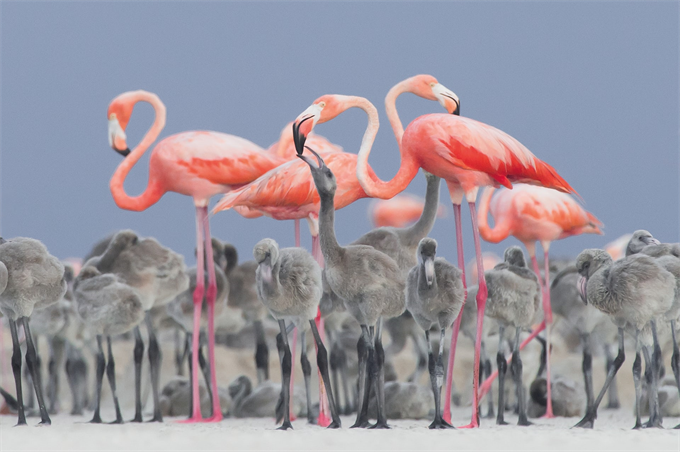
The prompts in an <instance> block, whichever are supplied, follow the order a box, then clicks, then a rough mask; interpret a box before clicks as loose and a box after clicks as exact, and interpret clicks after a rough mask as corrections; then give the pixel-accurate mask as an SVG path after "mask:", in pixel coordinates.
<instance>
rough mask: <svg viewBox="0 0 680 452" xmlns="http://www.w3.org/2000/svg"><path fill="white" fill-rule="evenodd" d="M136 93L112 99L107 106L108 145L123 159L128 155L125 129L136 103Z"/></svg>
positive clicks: (130, 92)
mask: <svg viewBox="0 0 680 452" xmlns="http://www.w3.org/2000/svg"><path fill="white" fill-rule="evenodd" d="M136 95H137V92H136V91H129V92H127V93H123V94H121V95H119V96H118V97H116V98H115V99H113V100H112V101H111V103H110V104H109V111H108V114H107V117H108V118H109V145H110V146H111V147H112V148H113V150H114V151H116V152H118V153H119V154H120V155H122V156H123V157H127V155H128V154H129V153H130V148H128V145H127V142H126V139H127V137H126V135H125V129H126V128H127V125H128V122H129V121H130V116H131V115H132V109H133V108H134V106H135V103H136V102H137V98H136V97H137V96H136Z"/></svg>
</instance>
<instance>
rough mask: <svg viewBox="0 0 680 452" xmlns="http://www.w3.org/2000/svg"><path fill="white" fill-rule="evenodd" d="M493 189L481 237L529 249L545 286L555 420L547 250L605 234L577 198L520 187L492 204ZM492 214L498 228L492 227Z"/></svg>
mask: <svg viewBox="0 0 680 452" xmlns="http://www.w3.org/2000/svg"><path fill="white" fill-rule="evenodd" d="M493 192H494V188H489V189H487V190H485V191H484V193H483V194H482V200H481V202H480V206H479V233H480V234H481V236H482V238H483V239H484V240H486V241H487V242H491V243H499V242H500V241H502V240H504V239H506V238H507V237H508V236H510V235H512V236H514V237H516V238H517V239H518V240H519V241H520V242H522V243H523V244H524V246H526V248H527V251H528V252H529V256H530V257H531V262H532V264H533V267H534V272H535V273H536V275H537V276H538V279H539V281H540V282H541V284H542V286H543V287H542V291H543V312H544V316H545V325H546V329H547V331H546V342H547V344H546V350H547V356H546V376H547V390H548V394H547V407H546V412H545V416H544V417H546V418H552V417H555V416H554V415H553V410H552V398H551V388H550V329H551V325H552V309H551V307H550V269H549V266H548V250H549V249H550V243H551V242H552V241H554V240H558V239H563V238H565V237H571V236H574V235H579V234H602V231H601V230H600V227H601V226H602V222H600V220H598V219H597V218H596V217H595V215H593V214H591V213H590V212H588V211H586V210H585V209H584V208H583V207H582V206H581V205H580V204H579V203H578V202H577V201H576V200H575V199H574V198H572V197H571V196H570V195H568V194H566V193H560V192H558V191H555V190H550V189H547V188H543V187H536V186H532V185H525V184H518V185H515V186H514V187H513V189H512V190H505V189H504V190H500V191H499V192H498V194H497V195H496V197H495V198H493V200H492V199H491V196H492V195H493ZM489 211H490V212H491V216H493V218H494V222H495V225H494V227H493V228H491V227H489V224H488V222H487V217H488V213H489ZM537 241H538V242H540V243H541V246H542V247H543V254H544V261H543V263H544V266H545V270H544V272H545V280H542V279H541V271H540V270H539V268H538V262H537V261H536V242H537Z"/></svg>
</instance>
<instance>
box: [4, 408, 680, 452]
mask: <svg viewBox="0 0 680 452" xmlns="http://www.w3.org/2000/svg"><path fill="white" fill-rule="evenodd" d="M468 413H469V411H468V409H462V408H458V409H456V410H455V411H454V421H455V424H456V425H461V424H464V423H466V420H468V419H469V418H468ZM88 419H89V418H88ZM86 420H87V419H86V418H77V417H76V418H74V417H72V416H68V415H58V416H55V417H54V418H53V425H52V426H50V427H33V426H32V425H35V424H36V423H37V422H38V419H37V418H31V419H29V424H30V425H29V426H28V427H16V428H15V427H12V426H13V425H14V424H15V423H16V418H15V417H14V416H2V417H0V449H1V450H7V451H9V450H203V451H207V450H500V449H502V450H581V451H583V450H626V451H628V450H634V451H638V450H672V451H677V450H680V430H656V429H655V430H643V431H633V430H631V429H630V427H631V425H632V423H633V422H632V419H631V416H630V414H629V412H628V411H627V410H625V411H624V410H616V411H606V410H603V411H602V412H601V413H600V415H599V418H598V420H597V423H596V426H595V429H593V430H583V429H570V428H569V427H571V426H572V425H573V424H574V423H576V422H577V421H578V419H576V418H559V419H553V420H550V421H548V420H537V421H536V422H535V425H534V426H532V427H517V426H515V425H509V426H503V427H498V426H496V425H494V422H493V421H488V420H484V421H483V422H482V424H483V427H482V428H480V429H475V430H462V429H457V430H447V431H432V430H428V429H427V425H428V424H429V422H428V421H391V422H390V425H391V427H392V429H391V430H360V429H349V428H347V427H348V426H349V425H351V424H352V422H353V418H350V417H343V419H342V421H343V428H342V429H341V430H326V429H322V428H319V427H316V426H309V425H307V424H306V422H305V421H304V420H297V421H294V422H293V426H294V430H289V431H286V432H283V431H277V430H275V426H274V425H273V421H272V420H271V419H227V420H224V421H222V422H220V423H218V424H194V425H183V424H178V423H176V422H174V420H173V419H168V420H166V422H165V423H164V424H130V423H127V424H124V425H90V424H84V423H81V422H85V421H86ZM506 420H507V421H509V422H511V424H512V423H514V422H516V418H514V417H512V416H509V415H508V416H507V417H506ZM678 422H680V418H667V419H665V420H664V423H665V424H666V425H668V426H674V425H675V424H677V423H678Z"/></svg>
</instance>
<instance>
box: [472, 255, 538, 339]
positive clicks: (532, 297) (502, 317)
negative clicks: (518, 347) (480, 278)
mask: <svg viewBox="0 0 680 452" xmlns="http://www.w3.org/2000/svg"><path fill="white" fill-rule="evenodd" d="M504 259H505V261H504V262H501V263H500V264H498V265H496V266H495V267H494V268H493V269H492V270H489V271H487V272H486V273H485V278H486V284H487V287H488V290H489V296H488V298H487V300H486V311H485V315H486V316H487V317H490V318H492V319H496V320H498V321H499V322H500V323H501V324H503V325H507V326H513V327H521V328H528V327H530V326H531V325H532V323H533V321H534V318H535V316H536V313H537V312H538V311H539V310H540V307H541V286H540V285H539V282H538V278H537V277H536V275H535V274H534V272H532V271H531V270H529V269H528V268H527V267H526V262H525V260H524V253H523V252H522V250H521V248H519V247H517V246H511V247H510V248H508V249H507V250H505V257H504Z"/></svg>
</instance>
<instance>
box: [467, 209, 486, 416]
mask: <svg viewBox="0 0 680 452" xmlns="http://www.w3.org/2000/svg"><path fill="white" fill-rule="evenodd" d="M468 204H469V205H470V215H472V233H473V234H474V239H475V257H476V258H477V278H478V279H479V290H478V291H477V337H476V340H475V361H474V364H473V366H474V367H473V368H472V375H473V378H474V380H473V381H472V421H471V422H470V424H468V425H465V426H463V427H461V428H476V427H479V394H478V387H479V354H480V351H481V348H482V327H483V325H484V309H485V308H486V297H487V288H486V279H485V278H484V264H483V262H482V247H481V244H480V239H479V227H478V226H477V209H476V208H475V203H474V202H470V203H468Z"/></svg>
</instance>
